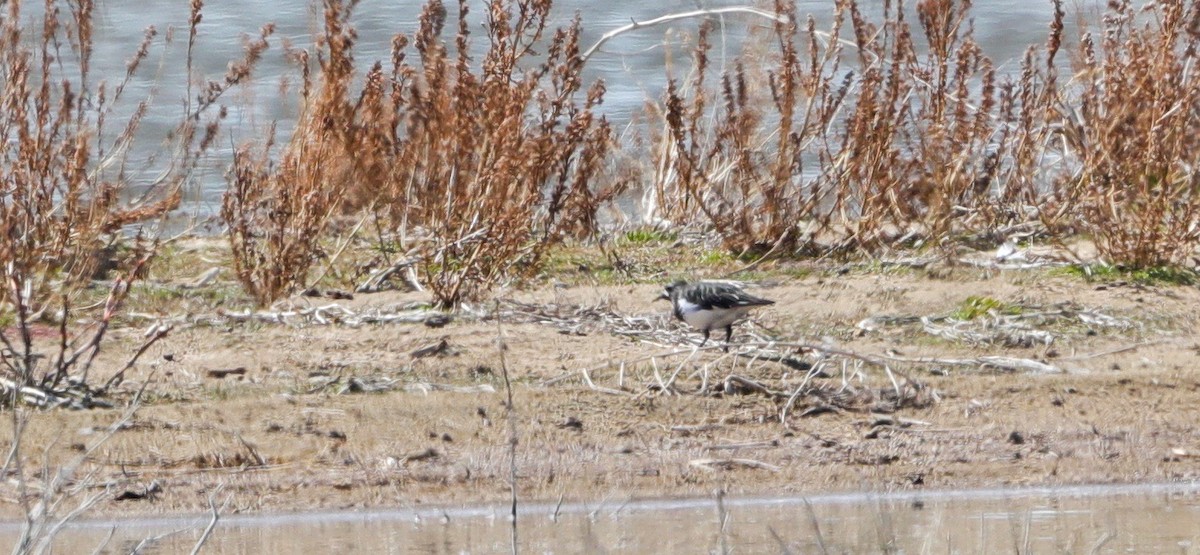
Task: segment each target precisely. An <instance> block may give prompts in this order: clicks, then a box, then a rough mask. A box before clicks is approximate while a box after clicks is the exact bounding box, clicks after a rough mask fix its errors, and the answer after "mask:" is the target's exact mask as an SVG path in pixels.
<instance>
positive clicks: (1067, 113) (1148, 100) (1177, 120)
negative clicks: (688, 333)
mask: <svg viewBox="0 0 1200 555" xmlns="http://www.w3.org/2000/svg"><path fill="white" fill-rule="evenodd" d="M776 10H777V11H778V12H779V13H781V14H784V15H785V16H786V19H787V23H777V24H776V25H775V28H774V33H773V35H774V38H776V39H778V48H777V49H775V51H774V52H773V53H772V54H773V55H772V56H769V57H768V58H767V59H769V60H773V61H769V62H766V64H765V67H761V66H762V64H761V63H760V64H752V63H751V61H750V58H749V57H747V58H746V59H742V60H739V61H738V63H737V64H736V65H735V69H734V70H733V71H731V72H730V73H728V74H725V75H720V76H718V83H719V85H718V86H715V87H714V86H710V82H711V81H713V79H712V77H711V76H710V75H709V74H710V73H712V69H711V64H710V63H708V54H709V49H710V40H709V39H708V34H709V33H710V32H711V28H710V27H708V26H705V27H702V28H701V31H700V34H699V37H698V40H697V47H696V54H695V62H694V65H693V68H692V71H691V75H692V77H691V81H690V84H689V94H688V95H687V96H686V97H685V96H683V95H681V94H680V93H679V92H678V91H677V89H676V86H675V85H674V84H673V83H672V85H671V86H670V87H669V89H668V92H667V99H666V102H665V109H664V119H665V121H666V124H667V125H666V132H665V133H663V134H662V135H661V136H660V137H659V138H658V140H659V142H660V144H661V146H660V147H658V148H656V149H655V152H656V154H657V155H658V156H659V158H658V159H657V160H656V161H655V167H656V168H664V167H669V168H670V169H671V171H669V172H664V171H658V172H656V173H655V174H654V175H655V180H654V184H653V186H655V187H657V188H658V189H659V191H660V192H659V194H657V195H656V198H657V199H658V202H659V203H660V205H659V206H658V207H656V208H657V209H658V210H659V211H661V212H662V213H663V214H664V215H666V216H667V217H668V218H670V219H672V220H673V221H676V222H685V223H686V222H689V221H695V215H697V214H700V215H702V217H701V223H704V224H706V225H709V226H711V228H712V229H713V230H715V231H716V232H717V233H719V234H721V236H722V237H723V239H724V241H725V243H726V246H727V247H729V248H730V249H731V250H733V251H735V252H738V251H744V250H751V251H753V250H759V251H762V250H763V249H764V247H770V246H775V245H778V246H779V247H782V249H780V252H784V253H787V252H797V251H812V250H814V249H813V245H811V244H810V243H811V242H813V241H818V240H824V244H823V245H820V246H819V247H818V248H816V250H817V251H823V250H829V249H834V250H841V251H851V252H863V251H865V252H868V253H869V252H877V251H879V250H880V249H881V248H884V247H888V246H892V245H895V244H896V241H897V240H899V239H904V240H905V242H906V243H908V244H912V243H915V242H920V243H926V244H950V245H953V244H954V243H955V242H956V239H958V238H961V237H963V235H964V234H969V235H973V236H982V237H984V238H988V239H989V240H990V241H992V242H999V241H1003V240H1004V239H1005V237H1006V236H1007V235H1009V234H1011V233H1013V232H1014V231H1015V230H1018V229H1021V228H1025V230H1026V231H1028V230H1029V229H1030V228H1032V227H1033V226H1034V225H1035V224H1044V225H1043V226H1042V228H1043V229H1048V230H1049V232H1050V233H1051V234H1054V235H1056V236H1058V237H1059V238H1062V237H1064V236H1069V235H1070V234H1071V233H1072V232H1084V233H1087V234H1089V235H1091V236H1093V237H1094V238H1095V239H1096V241H1097V244H1098V246H1099V248H1100V252H1101V255H1102V256H1103V257H1104V258H1105V259H1107V260H1108V261H1110V262H1111V263H1114V264H1122V265H1129V266H1133V267H1149V266H1157V265H1167V264H1179V263H1183V262H1186V260H1187V256H1188V255H1190V254H1191V253H1192V251H1193V250H1194V248H1195V246H1196V242H1197V241H1196V233H1197V232H1196V229H1197V226H1196V215H1195V211H1196V208H1197V206H1198V204H1197V201H1196V199H1195V191H1194V190H1195V183H1196V178H1197V176H1196V171H1195V169H1194V168H1195V162H1196V152H1197V149H1196V148H1195V144H1194V141H1195V140H1196V139H1195V138H1196V137H1197V136H1198V135H1197V133H1196V131H1197V125H1198V123H1200V117H1198V114H1200V104H1198V103H1197V97H1196V91H1197V90H1200V88H1197V86H1196V83H1197V75H1196V72H1195V71H1194V68H1193V62H1194V57H1195V52H1196V46H1197V40H1198V39H1200V29H1198V28H1197V25H1198V23H1197V21H1198V19H1200V8H1198V7H1197V4H1196V3H1195V2H1150V3H1148V5H1147V6H1146V7H1145V8H1144V9H1142V10H1140V12H1141V13H1140V15H1139V10H1135V9H1134V8H1133V7H1131V6H1130V5H1129V3H1128V2H1111V3H1110V5H1109V8H1108V12H1107V13H1106V15H1105V17H1104V22H1103V27H1102V28H1101V29H1100V30H1099V31H1100V33H1101V36H1102V39H1099V40H1098V39H1096V38H1094V35H1093V34H1092V33H1085V34H1084V35H1082V38H1080V39H1079V41H1078V45H1077V48H1076V50H1077V52H1074V53H1073V55H1072V59H1073V62H1072V64H1071V71H1072V75H1071V77H1070V79H1065V80H1064V79H1061V78H1060V77H1059V72H1060V66H1062V63H1061V61H1060V58H1062V54H1061V50H1062V49H1063V43H1064V41H1065V40H1066V39H1065V38H1064V37H1063V20H1064V18H1065V14H1064V12H1063V10H1062V7H1061V4H1056V6H1055V18H1054V20H1053V23H1052V24H1051V26H1050V29H1048V38H1047V42H1046V44H1045V45H1044V46H1043V47H1041V48H1038V47H1031V48H1030V49H1029V51H1028V53H1027V55H1026V56H1025V58H1024V60H1023V62H1022V64H1021V71H1020V72H1019V73H1017V74H1016V75H1011V76H1000V75H997V72H996V70H995V68H994V64H993V62H992V60H990V59H989V58H988V57H987V56H986V54H985V52H984V51H983V49H982V47H981V46H980V45H979V44H978V43H977V42H976V41H975V39H974V37H973V29H972V24H971V19H970V17H971V5H970V3H969V2H953V1H950V0H926V1H922V2H919V3H918V4H917V5H916V9H915V12H916V16H917V22H918V25H917V26H915V27H914V25H913V24H912V23H910V21H909V18H911V17H912V15H913V14H912V13H911V11H908V10H902V9H900V7H899V6H897V5H895V4H893V3H885V4H884V7H883V13H882V18H881V19H882V20H881V21H872V20H871V18H869V17H868V16H867V15H865V14H864V11H863V9H862V7H860V6H859V5H858V3H856V2H853V1H844V2H838V3H837V7H836V11H835V15H834V18H833V23H832V26H831V27H830V28H829V29H828V30H827V31H822V30H820V29H817V28H816V25H815V23H814V20H813V19H811V18H810V19H809V20H808V22H807V24H806V25H804V26H801V25H800V23H799V21H798V19H797V18H796V16H795V14H794V11H793V8H792V7H791V5H790V4H788V3H783V2H780V3H777V4H776ZM918 37H919V38H920V40H918ZM1097 42H1099V44H1097ZM755 48H761V47H760V46H758V45H757V44H756V45H755ZM754 58H755V59H758V60H761V59H763V57H762V55H761V53H760V52H755V53H754ZM850 60H853V62H852V61H850ZM764 76H765V79H764ZM714 97H715V98H716V99H718V100H719V101H720V104H719V105H718V106H714V107H710V106H709V105H708V104H709V103H711V102H712V101H711V100H710V99H711V98H714ZM710 111H715V112H716V118H715V119H711V120H710V119H709V118H708V117H707V115H708V113H709V112H710ZM710 122H711V123H710ZM696 209H698V211H697V210H696Z"/></svg>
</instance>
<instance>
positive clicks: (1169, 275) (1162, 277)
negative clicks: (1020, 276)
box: [1052, 264, 1200, 285]
mask: <svg viewBox="0 0 1200 555" xmlns="http://www.w3.org/2000/svg"><path fill="white" fill-rule="evenodd" d="M1052 273H1053V274H1055V275H1063V276H1071V277H1078V278H1083V279H1085V280H1087V281H1089V282H1092V281H1113V280H1118V279H1125V280H1129V281H1132V282H1134V283H1139V284H1142V285H1196V284H1197V283H1200V274H1197V273H1196V271H1194V270H1189V269H1187V268H1180V267H1178V266H1154V267H1150V268H1134V269H1131V268H1122V267H1120V266H1117V265H1113V264H1072V265H1070V266H1065V267H1062V268H1058V269H1055V270H1054V271H1053V272H1052Z"/></svg>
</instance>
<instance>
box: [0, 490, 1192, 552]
mask: <svg viewBox="0 0 1200 555" xmlns="http://www.w3.org/2000/svg"><path fill="white" fill-rule="evenodd" d="M723 505H724V512H723V513H722V511H721V510H720V509H718V506H717V502H716V500H715V499H694V500H674V501H671V500H656V501H639V502H624V503H622V502H619V501H607V502H603V503H600V502H597V503H591V504H569V505H565V506H563V507H561V508H559V509H558V515H557V518H553V517H552V515H554V513H555V506H554V505H547V504H539V505H524V506H522V511H521V515H522V516H521V518H520V519H519V521H518V522H519V525H520V527H519V538H520V539H519V544H520V548H521V551H522V552H530V553H582V552H589V553H603V552H611V551H620V552H631V553H654V552H659V553H668V552H669V553H699V552H706V551H707V552H722V551H730V552H740V553H764V552H765V553H771V552H774V553H780V552H785V551H790V552H793V553H820V552H828V553H864V552H885V551H890V552H893V553H986V552H996V553H1014V552H1019V553H1051V552H1058V553H1089V552H1095V553H1196V552H1200V485H1198V484H1189V485H1151V486H1097V487H1074V488H1057V489H1016V490H968V491H956V492H920V493H902V494H869V493H868V494H845V495H818V496H812V497H808V498H798V497H786V498H749V499H725V500H724V502H723ZM507 513H508V507H506V506H495V507H474V508H446V509H430V508H423V509H396V510H378V511H370V512H355V511H343V512H330V513H312V514H295V515H264V516H237V515H234V516H228V517H225V518H224V519H222V520H221V521H220V524H219V525H218V527H217V528H216V530H215V532H214V533H213V535H212V536H211V538H210V539H209V541H208V543H207V544H206V552H210V553H497V552H507V551H509V550H510V546H511V536H510V533H511V528H510V521H509V520H508V518H507ZM722 514H724V524H723V525H722V523H721V521H722V517H721V515H722ZM206 524H207V522H206V519H205V518H203V517H196V518H194V519H149V520H145V519H143V520H127V521H108V522H101V521H87V522H83V523H80V524H79V525H76V526H74V527H72V528H71V529H69V530H68V531H66V532H64V533H63V534H62V535H61V536H60V538H59V539H60V541H59V542H58V544H57V546H58V548H59V550H58V552H63V553H85V552H91V551H92V550H94V549H95V548H96V547H97V546H100V545H103V546H104V547H103V548H102V549H101V552H105V553H126V552H129V551H130V549H131V548H132V547H133V546H135V545H137V544H138V543H139V542H141V541H143V540H144V539H145V538H149V537H154V536H158V535H162V534H168V533H171V532H176V533H175V534H173V535H170V536H167V537H164V538H162V539H160V540H158V541H156V542H152V543H149V544H147V545H146V548H147V549H146V551H143V552H146V553H187V552H188V551H190V550H191V548H192V546H193V545H194V544H195V542H196V540H197V538H198V537H199V536H200V534H201V531H202V530H203V528H204V527H205V525H206ZM110 533H112V534H113V535H112V537H111V538H108V536H109V534H110ZM14 534H15V530H14V527H13V525H11V524H9V525H4V524H0V542H3V541H5V540H8V539H9V538H12V537H14ZM106 538H107V539H106ZM9 541H11V540H9Z"/></svg>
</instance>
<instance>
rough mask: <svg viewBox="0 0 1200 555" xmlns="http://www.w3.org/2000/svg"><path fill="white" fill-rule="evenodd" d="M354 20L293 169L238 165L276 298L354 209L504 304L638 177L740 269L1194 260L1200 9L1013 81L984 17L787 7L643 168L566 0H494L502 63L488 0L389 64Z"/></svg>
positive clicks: (250, 255) (675, 99)
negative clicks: (480, 25)
mask: <svg viewBox="0 0 1200 555" xmlns="http://www.w3.org/2000/svg"><path fill="white" fill-rule="evenodd" d="M350 7H351V6H350V5H347V4H346V3H344V2H341V1H339V0H328V1H326V2H325V28H324V33H323V35H322V37H321V40H320V41H319V43H318V46H317V55H316V57H317V60H318V62H317V64H316V65H315V67H316V69H317V70H318V74H317V75H315V76H314V75H312V74H311V71H310V69H311V68H310V64H309V56H310V54H309V53H307V52H292V53H291V54H292V55H293V56H294V57H295V58H296V59H297V60H298V61H299V65H300V70H301V73H302V83H303V86H302V88H301V89H300V105H301V112H300V118H299V119H300V123H299V125H298V127H297V130H296V131H295V133H293V134H292V135H291V136H290V137H288V138H287V139H286V141H284V144H283V145H282V147H281V149H280V150H281V152H280V153H279V154H278V155H277V160H276V158H273V157H272V156H273V155H272V152H271V151H272V147H273V146H274V144H275V138H274V137H273V134H272V136H271V137H270V138H268V139H266V140H264V141H262V145H263V146H262V147H261V150H255V148H253V147H250V146H247V147H244V148H242V149H241V150H239V153H238V158H237V162H236V163H235V167H234V170H233V172H232V174H231V175H232V179H231V186H230V192H229V194H228V195H227V196H226V201H225V207H224V210H223V214H224V216H225V218H226V221H227V222H228V223H229V225H230V228H231V230H232V234H231V237H232V238H233V247H234V253H235V259H236V261H237V265H238V273H239V276H240V277H241V279H242V282H243V283H244V284H245V285H246V287H247V289H248V290H249V291H250V292H251V293H252V294H253V296H254V297H255V298H256V299H257V300H258V301H259V302H260V303H262V304H266V303H269V302H271V301H273V300H275V299H278V298H280V297H282V296H284V295H287V294H288V293H290V292H293V291H295V290H296V289H297V288H299V287H301V286H303V285H305V280H306V279H307V276H308V271H309V268H310V267H311V265H312V264H314V263H315V262H316V261H317V260H318V259H319V258H320V257H321V256H323V254H324V253H323V252H322V246H321V239H322V238H327V236H329V235H332V234H331V233H329V231H328V229H327V228H328V227H329V224H330V223H331V221H332V220H333V219H334V217H335V216H338V215H345V214H360V215H362V214H366V215H367V216H365V217H364V221H366V220H370V221H371V222H373V227H374V229H375V231H376V235H375V237H376V238H375V247H376V248H377V249H378V250H379V251H380V252H381V253H384V254H385V255H386V256H388V257H389V259H388V260H387V263H401V264H415V265H416V267H417V268H419V273H418V275H419V276H420V278H421V281H422V282H423V283H424V284H425V285H427V286H428V287H429V288H430V289H431V291H432V293H433V295H434V297H435V298H436V299H437V301H438V302H439V304H441V305H443V306H447V307H449V306H454V305H457V304H459V303H461V302H464V301H473V300H478V299H480V298H481V297H483V296H484V295H485V294H486V293H487V292H488V291H490V290H491V289H493V288H494V287H496V286H497V285H500V284H503V283H506V282H508V281H509V280H511V279H516V278H520V277H523V276H527V275H529V274H531V273H533V272H536V270H537V269H538V268H539V262H540V261H541V260H542V258H543V256H544V254H545V252H546V249H547V248H549V247H551V246H552V245H554V244H556V243H558V242H560V241H562V240H564V239H565V238H568V237H592V236H595V234H596V232H597V230H598V227H597V219H598V213H599V211H600V210H601V209H602V208H603V207H604V206H605V205H606V204H608V203H610V201H611V200H612V199H614V198H616V196H617V195H619V194H621V193H622V192H623V191H624V190H626V189H627V188H628V187H629V186H630V185H631V183H634V182H636V181H638V180H640V182H641V183H640V185H641V187H643V188H644V189H646V190H647V191H648V192H649V193H650V194H646V195H644V196H643V199H645V200H644V202H643V206H642V210H643V213H642V214H641V216H642V217H643V221H646V222H651V223H657V222H664V221H665V222H670V223H671V224H672V225H679V226H699V227H701V228H704V229H708V230H710V231H712V232H714V233H715V234H717V235H718V236H719V237H720V238H721V240H722V242H723V244H724V246H725V247H726V248H727V249H728V250H730V251H731V252H733V253H749V254H752V255H763V254H767V253H770V254H772V255H776V256H778V255H784V256H787V255H804V254H811V253H830V252H833V253H838V254H842V255H852V254H855V253H862V254H869V255H870V254H875V253H878V252H880V251H882V250H885V249H890V248H895V247H903V246H912V245H920V246H935V247H938V248H944V249H951V248H953V247H954V246H956V245H958V244H961V243H962V242H963V241H971V242H973V243H974V244H994V243H996V242H1002V241H1004V240H1005V239H1006V238H1009V237H1011V236H1012V235H1013V234H1015V233H1018V232H1020V233H1023V234H1024V235H1025V236H1028V235H1032V234H1042V235H1044V236H1048V239H1049V240H1051V241H1062V240H1065V239H1069V238H1072V237H1078V236H1080V235H1083V236H1086V237H1089V238H1091V239H1092V240H1093V241H1094V242H1095V244H1096V245H1097V246H1098V248H1099V251H1100V254H1101V255H1102V257H1104V258H1105V260H1106V261H1108V262H1110V263H1114V264H1121V265H1127V266H1132V267H1155V266H1163V265H1179V264H1184V263H1187V262H1189V260H1188V258H1189V255H1191V254H1192V253H1193V251H1194V249H1195V247H1196V244H1197V242H1198V241H1200V231H1197V229H1198V228H1197V225H1196V219H1197V215H1196V210H1197V207H1198V206H1200V199H1197V198H1196V187H1195V184H1196V171H1195V166H1196V164H1195V162H1196V156H1197V154H1196V153H1197V152H1200V149H1197V148H1196V146H1197V145H1196V144H1195V143H1196V141H1197V139H1196V137H1198V136H1200V134H1198V133H1197V132H1196V131H1197V127H1198V126H1197V122H1198V121H1200V102H1198V100H1200V98H1198V96H1197V95H1198V94H1200V93H1198V92H1197V91H1200V87H1197V82H1198V81H1197V77H1196V71H1195V68H1194V63H1193V62H1194V58H1195V51H1196V45H1197V40H1198V38H1200V30H1198V26H1200V24H1198V23H1197V21H1198V20H1200V15H1197V14H1198V12H1200V8H1197V3H1196V2H1184V1H1171V2H1150V3H1148V4H1147V5H1145V6H1144V7H1142V8H1138V9H1135V8H1134V7H1132V6H1131V5H1130V3H1129V2H1117V1H1114V2H1110V3H1109V6H1108V8H1107V11H1106V12H1105V15H1104V17H1103V19H1102V21H1101V23H1100V26H1099V28H1097V29H1094V30H1086V29H1085V31H1084V32H1083V33H1081V34H1080V35H1079V37H1078V38H1077V39H1068V38H1067V37H1065V36H1064V34H1065V33H1064V30H1063V29H1064V19H1065V18H1066V17H1067V16H1066V14H1065V13H1064V11H1063V8H1062V5H1061V3H1056V4H1054V5H1053V7H1052V8H1048V9H1053V10H1054V16H1053V19H1052V23H1051V25H1050V26H1049V28H1048V29H1047V39H1046V42H1045V43H1044V44H1042V45H1033V46H1030V47H1029V49H1028V51H1027V53H1026V54H1025V56H1024V57H1023V59H1021V60H1019V61H1014V62H1013V64H1019V68H1017V69H1011V68H1010V70H1008V71H1005V72H1001V71H999V70H997V68H996V63H995V62H993V61H992V60H991V59H990V58H989V57H988V56H987V55H986V53H985V52H984V49H983V47H982V46H981V45H980V44H979V43H978V42H977V41H976V40H975V37H974V29H973V20H972V19H971V16H972V11H971V10H972V8H971V4H970V2H961V1H958V2H956V1H952V0H924V1H921V2H918V3H916V4H915V6H909V5H902V4H900V3H896V2H885V3H884V4H883V6H882V9H876V10H873V11H871V13H870V14H868V13H867V12H868V10H866V9H865V8H864V7H863V6H860V5H859V3H858V2H855V1H852V0H842V1H839V2H836V3H835V6H834V8H833V14H832V18H831V20H830V21H831V22H830V23H829V24H828V25H827V26H822V27H819V26H818V24H817V23H816V20H815V19H814V18H812V17H811V16H810V17H808V18H806V19H805V18H802V17H801V16H800V14H798V13H797V12H796V8H795V5H794V4H791V3H788V2H782V1H780V2H776V4H775V6H774V9H775V11H776V12H777V14H778V15H779V17H778V18H775V19H774V23H773V24H772V25H770V26H769V27H766V28H762V29H759V30H758V31H757V34H752V35H751V37H750V40H748V41H747V42H748V44H749V46H748V47H747V52H746V54H744V55H743V56H741V57H739V58H738V59H735V60H732V61H731V62H730V63H723V64H720V66H721V67H727V68H728V69H727V70H726V71H724V72H721V71H719V70H717V69H715V68H714V65H716V64H714V63H713V61H712V60H711V59H710V58H711V57H712V56H713V53H712V44H713V42H714V38H715V37H714V33H716V32H717V27H716V26H715V24H714V23H712V22H711V21H704V22H701V23H698V32H697V34H696V40H695V46H694V49H693V52H692V56H691V65H690V67H689V68H687V77H686V78H675V77H671V78H670V79H669V81H668V84H667V87H666V90H665V92H664V96H663V98H662V100H661V102H660V103H653V102H652V103H651V107H650V109H648V110H647V113H646V115H645V117H644V118H642V121H643V122H649V124H648V125H645V126H643V127H644V128H645V129H646V130H647V131H646V132H645V134H644V136H643V137H642V138H641V139H639V140H633V141H630V142H629V144H630V145H633V146H629V147H628V148H638V146H637V145H642V146H648V147H649V148H645V149H644V150H643V153H642V154H639V155H634V154H631V153H622V156H620V157H619V158H620V159H622V160H625V161H628V160H636V161H637V163H635V164H632V166H635V167H634V168H632V169H631V168H625V169H624V171H614V170H613V166H614V165H615V162H614V160H616V159H617V158H618V157H615V156H611V154H612V151H613V150H614V148H621V146H620V145H614V140H613V132H612V131H611V129H610V125H609V123H608V122H607V121H606V120H605V119H604V118H603V117H602V116H601V115H599V114H598V113H597V111H596V109H597V106H598V105H599V104H600V102H601V101H602V99H603V95H604V87H603V84H602V83H593V84H592V85H590V86H589V87H587V88H585V84H584V83H583V80H582V77H581V75H582V66H583V63H584V60H583V58H581V56H580V48H579V46H580V45H579V31H580V25H581V23H580V21H579V19H578V18H576V20H575V21H574V22H573V23H572V24H571V25H570V26H569V27H567V28H564V29H558V30H556V31H554V32H553V33H551V32H550V31H549V30H548V29H547V23H546V21H547V17H548V16H549V14H550V9H551V5H550V1H549V0H536V1H535V0H492V1H490V2H488V3H487V4H486V5H485V7H484V9H485V10H486V13H485V14H484V17H483V19H484V23H485V24H484V33H483V34H484V36H485V39H486V48H485V49H484V50H483V51H482V54H479V53H475V54H472V50H471V48H472V46H471V45H472V38H473V37H472V35H471V32H470V29H469V27H470V26H469V25H468V23H467V21H468V5H467V3H465V2H461V3H460V4H459V5H458V6H457V12H458V17H457V20H456V21H457V26H456V27H454V26H453V25H451V24H450V23H448V22H450V21H451V19H452V18H451V17H450V16H449V14H448V12H449V10H448V9H447V7H446V6H444V5H443V4H442V3H441V2H439V1H431V2H429V3H428V4H426V6H425V8H424V10H423V12H422V15H421V19H420V24H419V26H418V29H417V31H416V32H415V34H413V35H411V36H409V35H404V34H401V35H397V36H396V37H395V39H394V41H393V46H394V51H393V55H392V58H391V60H389V61H388V63H386V64H384V63H380V62H376V63H375V65H374V66H372V67H371V68H370V69H369V70H368V71H366V73H365V75H358V74H356V72H355V70H354V65H353V62H354V60H353V58H352V50H353V45H354V42H355V39H356V36H355V34H354V31H353V29H352V28H351V27H350V26H349V24H348V18H349V14H350ZM448 26H449V27H451V28H450V29H449V30H447V27H448ZM451 32H452V33H453V37H452V38H448V37H446V35H449V34H451ZM414 50H415V54H416V56H415V59H412V58H410V56H411V55H412V54H413V51H414ZM1014 67H1016V66H1015V65H1014ZM352 91H357V92H352ZM647 152H648V153H647ZM626 165H627V166H630V164H626Z"/></svg>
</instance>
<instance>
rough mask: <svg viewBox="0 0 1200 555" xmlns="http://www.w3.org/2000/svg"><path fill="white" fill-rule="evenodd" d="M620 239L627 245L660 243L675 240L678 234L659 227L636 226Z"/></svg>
mask: <svg viewBox="0 0 1200 555" xmlns="http://www.w3.org/2000/svg"><path fill="white" fill-rule="evenodd" d="M621 239H622V240H623V241H624V242H625V243H626V244H628V245H636V246H645V245H661V244H664V243H673V242H675V241H676V240H677V239H679V234H678V233H674V232H670V231H662V230H659V229H651V228H638V229H634V230H630V231H628V232H626V233H625V235H623V236H622V237H621Z"/></svg>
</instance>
